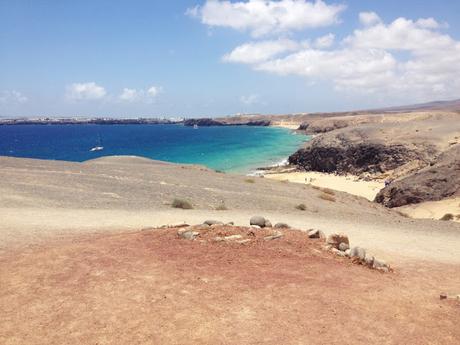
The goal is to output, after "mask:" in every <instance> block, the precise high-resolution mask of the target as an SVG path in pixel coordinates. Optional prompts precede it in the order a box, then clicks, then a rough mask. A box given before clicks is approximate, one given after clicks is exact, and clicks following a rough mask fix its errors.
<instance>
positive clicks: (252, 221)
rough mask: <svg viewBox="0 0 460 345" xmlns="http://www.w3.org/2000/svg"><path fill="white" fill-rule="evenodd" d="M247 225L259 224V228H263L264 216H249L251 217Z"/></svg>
mask: <svg viewBox="0 0 460 345" xmlns="http://www.w3.org/2000/svg"><path fill="white" fill-rule="evenodd" d="M249 225H257V226H260V227H261V228H264V227H265V218H264V217H261V216H254V217H251V219H250V220H249Z"/></svg>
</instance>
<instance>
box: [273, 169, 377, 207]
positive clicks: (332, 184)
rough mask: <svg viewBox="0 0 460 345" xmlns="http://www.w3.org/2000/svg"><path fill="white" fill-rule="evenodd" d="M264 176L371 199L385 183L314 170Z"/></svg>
mask: <svg viewBox="0 0 460 345" xmlns="http://www.w3.org/2000/svg"><path fill="white" fill-rule="evenodd" d="M265 177H266V178H269V179H273V180H278V181H289V182H294V183H303V184H311V185H312V186H318V187H322V188H330V189H334V190H338V191H341V192H346V193H350V194H353V195H358V196H362V197H363V198H366V199H368V200H370V201H373V200H374V198H375V196H376V195H377V193H378V192H379V191H380V189H382V188H383V187H384V186H385V185H384V183H382V182H380V181H362V180H359V179H358V178H357V177H356V176H351V175H349V176H341V175H334V174H326V173H320V172H315V171H308V172H286V173H280V174H270V173H268V174H265Z"/></svg>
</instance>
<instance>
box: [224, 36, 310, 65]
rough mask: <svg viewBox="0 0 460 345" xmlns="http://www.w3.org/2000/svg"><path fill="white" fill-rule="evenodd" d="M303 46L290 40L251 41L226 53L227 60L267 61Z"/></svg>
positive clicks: (242, 61)
mask: <svg viewBox="0 0 460 345" xmlns="http://www.w3.org/2000/svg"><path fill="white" fill-rule="evenodd" d="M300 47H302V45H301V44H299V43H297V42H295V41H292V40H288V39H282V40H276V41H260V42H250V43H245V44H243V45H240V46H238V47H236V48H235V49H233V50H232V51H231V52H230V53H229V54H226V55H224V57H223V60H224V61H226V62H239V63H247V64H252V63H257V62H262V61H266V60H268V59H270V58H273V57H275V56H277V55H279V54H282V53H286V52H289V51H295V50H298V49H299V48H300Z"/></svg>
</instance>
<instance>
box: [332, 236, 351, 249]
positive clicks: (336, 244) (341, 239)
mask: <svg viewBox="0 0 460 345" xmlns="http://www.w3.org/2000/svg"><path fill="white" fill-rule="evenodd" d="M326 243H327V244H330V245H331V246H333V247H334V248H337V249H338V248H339V245H340V243H345V244H348V245H350V241H349V240H348V236H347V235H345V234H331V235H329V236H328V238H327V240H326Z"/></svg>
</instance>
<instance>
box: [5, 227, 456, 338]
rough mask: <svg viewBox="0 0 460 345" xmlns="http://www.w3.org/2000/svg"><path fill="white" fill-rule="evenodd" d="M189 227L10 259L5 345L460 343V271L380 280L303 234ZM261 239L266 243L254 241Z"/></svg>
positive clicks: (407, 270)
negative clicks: (189, 234) (193, 235)
mask: <svg viewBox="0 0 460 345" xmlns="http://www.w3.org/2000/svg"><path fill="white" fill-rule="evenodd" d="M248 231H249V229H247V228H231V227H222V228H216V229H213V230H208V231H207V232H203V233H202V236H201V239H199V240H196V241H189V240H184V239H179V238H178V237H177V234H176V232H177V229H160V230H155V231H141V232H136V233H124V234H116V235H107V234H104V235H92V236H85V237H79V238H74V239H71V240H69V239H64V240H62V239H61V240H56V241H55V242H53V243H49V244H47V245H46V246H37V247H29V248H25V249H22V250H15V251H11V252H8V253H6V254H3V255H2V256H1V257H0V278H1V279H0V291H1V294H0V344H2V345H7V344H21V345H24V344H59V345H61V344H129V345H132V344H181V345H182V344H283V345H284V344H458V343H460V328H459V327H458V325H459V323H460V305H459V304H458V303H457V302H455V301H450V300H443V301H440V300H439V293H440V292H441V291H446V292H448V293H454V292H456V293H460V291H454V290H455V288H457V289H460V278H459V277H460V269H459V267H454V266H448V265H442V266H441V265H435V264H431V265H428V264H424V263H418V264H416V263H414V264H412V265H409V266H404V267H396V268H395V272H393V273H387V274H384V273H380V272H377V271H374V270H370V269H367V268H366V267H363V266H359V265H354V264H352V263H351V262H350V261H349V260H348V259H342V258H336V257H334V256H333V254H330V253H328V252H325V251H323V250H321V244H320V242H319V240H310V239H308V238H306V236H305V234H303V233H300V232H296V231H283V232H284V233H285V237H283V238H281V239H277V240H273V241H264V240H263V239H262V237H263V235H265V233H262V232H259V230H256V231H255V232H256V234H255V235H256V236H255V238H256V239H255V240H253V241H252V242H251V243H250V244H249V245H242V244H236V243H223V242H219V243H216V242H213V241H212V239H213V238H214V237H215V236H216V235H218V233H219V234H221V235H226V234H227V235H228V234H235V233H241V234H244V235H245V236H246V235H247V233H248ZM249 237H252V238H254V237H253V236H251V235H249Z"/></svg>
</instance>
